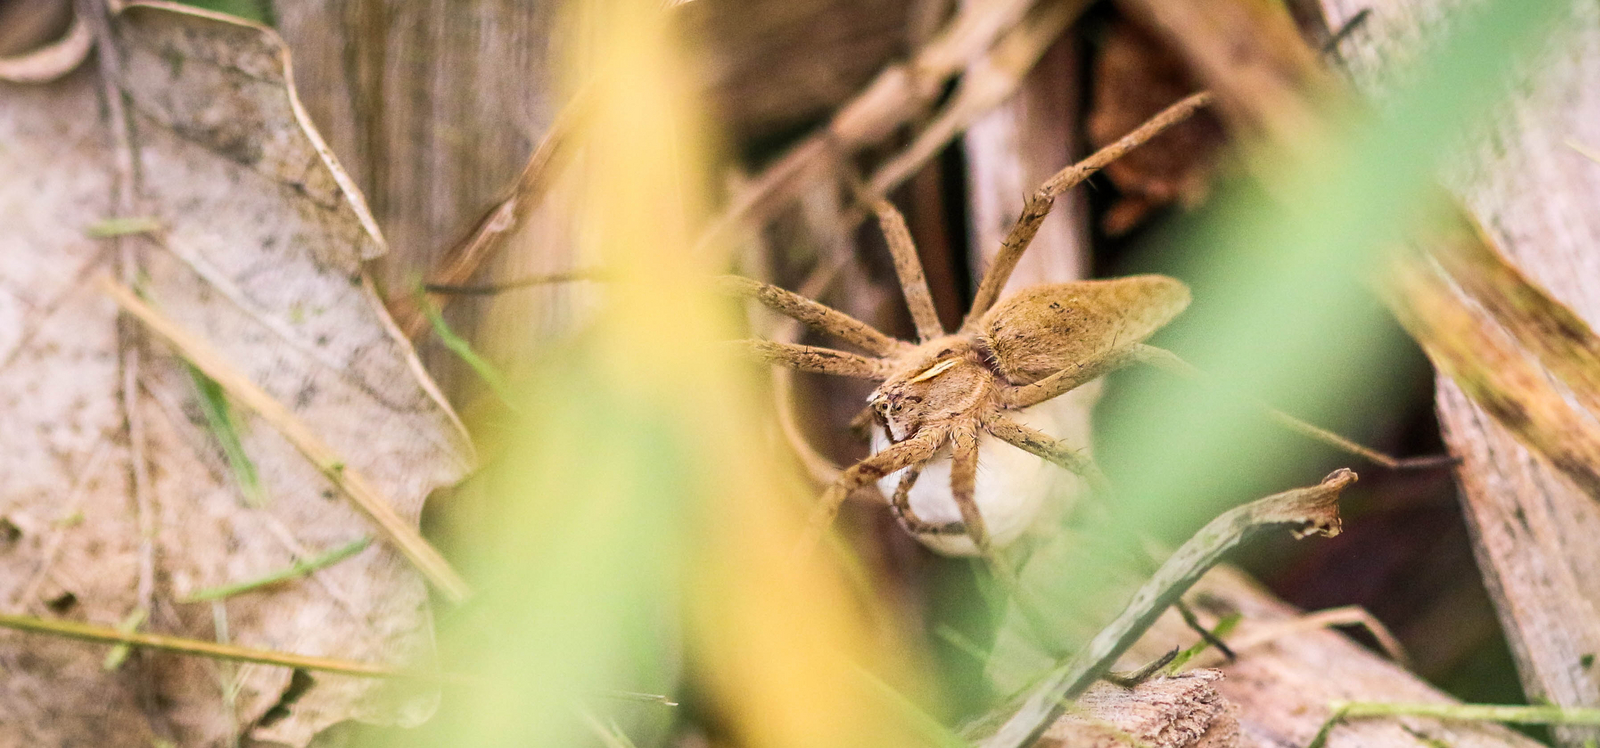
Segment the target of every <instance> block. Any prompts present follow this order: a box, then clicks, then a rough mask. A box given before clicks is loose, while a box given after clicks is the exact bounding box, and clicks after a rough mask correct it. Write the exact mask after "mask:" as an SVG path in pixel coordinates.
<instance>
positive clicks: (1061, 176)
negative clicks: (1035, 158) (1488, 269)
mask: <svg viewBox="0 0 1600 748" xmlns="http://www.w3.org/2000/svg"><path fill="white" fill-rule="evenodd" d="M1188 103H1190V104H1191V106H1190V109H1189V111H1192V110H1193V108H1194V107H1195V106H1198V104H1201V103H1203V100H1202V99H1200V98H1199V97H1192V98H1191V100H1189V102H1188ZM1178 109H1179V107H1178V106H1175V107H1173V108H1172V109H1169V110H1168V112H1164V113H1163V114H1162V115H1158V116H1157V117H1156V119H1154V120H1152V121H1151V122H1150V123H1147V124H1146V125H1145V126H1144V127H1141V128H1140V129H1139V130H1137V131H1135V132H1134V133H1131V134H1130V135H1129V136H1128V137H1126V138H1124V139H1123V140H1122V141H1119V142H1118V143H1116V144H1114V145H1112V146H1108V147H1107V148H1105V149H1103V150H1102V151H1101V152H1099V153H1096V154H1095V155H1094V156H1091V157H1090V158H1089V159H1086V160H1085V161H1083V162H1081V163H1079V164H1076V165H1074V166H1072V167H1068V168H1067V169H1064V170H1063V171H1062V172H1060V173H1058V174H1057V175H1056V176H1055V177H1052V178H1051V179H1050V181H1048V182H1046V183H1045V185H1044V186H1042V187H1040V188H1039V190H1038V192H1036V193H1035V194H1034V195H1033V196H1032V197H1031V198H1030V199H1029V200H1028V202H1027V205H1026V206H1025V207H1024V209H1023V213H1022V216H1021V217H1020V218H1018V220H1017V223H1016V225H1015V226H1013V227H1012V229H1011V232H1010V233H1009V234H1008V235H1007V237H1006V239H1005V243H1004V244H1003V245H1002V247H1001V249H1000V252H999V254H998V255H997V256H996V258H995V260H994V263H993V265H992V266H991V268H990V270H989V272H988V273H987V274H986V275H985V276H984V277H983V280H982V281H981V283H980V284H979V286H978V290H977V292H976V294H975V296H974V298H973V301H972V308H971V309H970V310H968V312H967V315H966V318H965V320H964V321H963V322H962V325H961V328H960V329H959V330H956V331H955V332H953V333H951V332H946V331H945V329H944V328H943V326H941V325H940V323H939V320H938V315H937V314H936V313H935V311H934V305H933V297H932V295H931V294H930V293H929V290H928V284H927V281H926V279H925V278H924V277H923V272H922V266H921V263H920V262H919V261H918V259H917V252H916V247H915V246H914V245H913V244H912V240H911V234H910V232H909V231H907V229H906V224H905V219H904V218H902V217H901V215H900V213H899V212H898V211H896V210H895V208H894V207H893V206H892V205H890V204H889V203H888V202H887V201H885V200H882V199H877V200H874V201H873V205H872V207H873V211H874V212H875V213H876V214H877V217H878V221H879V224H880V225H881V227H882V229H883V232H884V235H885V236H886V237H887V239H888V244H889V249H890V252H891V253H892V254H893V256H894V265H895V273H896V275H897V276H898V277H899V281H900V286H901V288H902V290H903V291H904V293H905V296H906V302H907V304H908V305H909V307H910V310H911V318H912V321H913V322H914V323H915V325H916V328H917V337H918V341H917V342H916V343H910V342H906V341H902V340H896V339H894V338H891V337H889V336H887V335H885V334H883V333H882V332H879V331H878V330H876V329H874V328H873V327H872V326H870V325H868V324H866V323H865V322H862V321H860V320H857V319H855V318H853V317H850V316H849V315H847V314H845V313H843V312H840V311H838V310H835V309H832V308H830V307H828V306H825V305H823V304H820V303H818V302H816V301H812V300H810V299H807V298H805V297H802V296H800V295H798V294H795V293H792V292H789V291H786V290H784V289H781V288H778V287H776V286H772V285H769V284H766V283H761V282H758V281H754V280H750V279H748V278H740V277H734V276H729V277H726V278H724V279H723V283H724V285H725V286H726V288H727V290H729V291H730V292H732V293H735V294H737V295H741V296H746V297H749V298H753V299H755V300H757V301H760V302H761V303H762V304H764V305H766V306H767V307H770V308H771V309H773V310H774V311H777V312H779V313H781V314H784V315H786V316H788V317H791V318H793V319H795V320H797V321H799V322H801V323H803V324H805V325H807V326H809V327H811V328H813V329H815V330H818V331H820V332H823V333H826V334H828V335H831V336H833V337H835V338H838V339H839V340H841V341H844V342H845V343H848V344H850V345H852V346H854V347H856V348H859V349H861V350H863V351H865V352H867V353H868V354H871V355H866V356H863V355H859V354H855V353H848V352H845V351H839V350H833V349H830V348H819V347H814V346H804V345H794V344H789V343H777V342H772V341H766V340H744V341H740V344H741V345H743V346H745V347H746V348H747V349H748V350H749V351H750V352H751V353H752V354H754V355H755V356H756V357H757V358H759V359H760V360H763V361H766V362H768V363H774V364H781V365H784V366H788V367H791V368H794V369H798V370H801V371H810V372H820V373H824V374H834V375H838V376H844V377H853V378H857V379H868V380H872V381H877V382H881V384H879V385H878V387H877V389H875V390H873V392H872V394H871V395H870V396H869V397H868V398H867V404H868V406H869V408H870V412H871V416H872V420H873V421H874V422H875V423H876V425H877V427H878V428H879V429H881V431H882V434H881V435H880V437H879V439H878V441H879V442H880V444H879V445H878V446H879V447H880V448H878V449H876V451H875V453H874V454H872V455H871V456H869V457H867V458H865V459H863V460H861V461H860V462H858V463H856V464H855V465H853V466H851V467H850V468H849V469H847V470H845V471H844V472H843V473H842V474H841V475H840V476H839V478H838V479H837V480H836V481H834V483H833V484H832V485H830V486H829V487H828V488H827V490H826V491H825V492H824V493H823V495H822V499H821V501H820V502H819V503H818V506H817V508H816V510H815V511H814V513H813V515H812V520H811V522H810V524H809V525H808V527H807V533H806V537H805V538H804V539H803V540H802V546H801V547H802V548H810V547H812V546H814V545H815V543H816V541H817V540H818V539H819V538H820V536H821V535H822V533H823V532H825V531H826V530H827V528H828V526H829V525H830V524H831V523H832V521H833V518H834V516H835V515H836V514H837V512H838V509H839V506H840V504H842V503H843V502H844V500H845V497H846V496H848V495H849V494H850V492H851V491H853V490H855V489H857V488H860V487H863V486H865V485H867V484H869V483H872V482H874V481H882V480H884V479H885V478H887V477H889V476H892V475H893V474H894V473H896V472H898V471H903V473H901V475H900V477H899V480H898V482H897V483H895V484H894V485H893V492H892V498H891V500H890V506H891V509H892V510H893V512H894V514H895V516H896V517H897V518H898V519H899V521H900V523H901V525H902V526H903V527H904V528H905V529H906V530H907V531H908V532H910V533H912V534H913V535H915V536H916V537H917V538H918V539H919V540H922V541H923V542H924V543H925V544H927V545H929V546H930V547H932V548H934V549H935V550H938V551H942V552H944V553H953V554H959V555H973V554H976V555H979V556H983V557H985V558H992V557H993V556H992V554H991V550H992V548H993V546H995V545H1005V544H1006V543H1009V542H1010V541H1011V540H1014V539H1015V538H1016V537H1018V536H1019V535H1021V534H1022V532H1023V531H1024V530H1025V529H1027V526H1028V525H1029V524H1030V523H1031V520H1032V519H1033V515H1034V514H1035V513H1036V511H1037V508H1038V501H1037V494H1038V493H1040V491H1039V490H1037V489H1035V490H1034V491H1033V493H1034V494H1035V500H1033V501H1028V500H1027V499H1026V498H1022V499H1021V500H1019V497H1018V496H1017V493H1018V492H1017V491H1016V490H1014V489H1016V484H1015V483H1013V484H1011V485H1006V484H1005V483H1004V482H1003V481H1004V479H1003V477H1001V478H991V487H990V488H989V490H986V491H983V492H980V491H979V487H980V478H979V469H978V468H979V465H978V454H979V443H980V440H981V441H991V440H999V441H1003V442H1005V443H1007V444H1010V445H1012V446H1014V447H1016V448H1017V449H1020V450H1023V451H1024V452H1027V453H1030V454H1033V455H1036V456H1038V457H1040V458H1043V459H1044V460H1047V461H1049V462H1052V463H1055V464H1056V465H1059V466H1061V467H1063V468H1066V469H1067V470H1069V471H1071V472H1073V473H1075V474H1077V475H1079V476H1081V477H1082V478H1083V479H1085V480H1086V481H1087V482H1088V483H1089V485H1090V487H1091V488H1092V489H1094V490H1096V491H1097V492H1103V491H1105V490H1106V489H1107V488H1108V483H1107V482H1106V480H1105V478H1104V476H1103V475H1101V473H1100V471H1099V469H1098V468H1097V467H1096V466H1095V464H1094V462H1093V461H1092V460H1091V459H1089V458H1088V457H1087V456H1085V455H1084V454H1082V453H1080V452H1079V451H1078V450H1076V449H1074V448H1073V447H1072V446H1070V445H1068V444H1066V443H1064V442H1062V441H1060V440H1058V439H1056V438H1054V437H1052V436H1050V435H1049V434H1047V433H1045V432H1044V431H1042V430H1040V429H1038V428H1034V427H1033V426H1030V425H1028V424H1027V423H1024V421H1028V420H1035V421H1038V420H1040V419H1032V418H1030V413H1031V412H1032V411H1031V410H1030V409H1033V408H1034V407H1035V406H1039V405H1041V404H1043V403H1046V402H1047V401H1049V400H1050V399H1051V398H1054V397H1056V396H1058V395H1061V394H1064V393H1066V392H1069V391H1071V390H1072V389H1074V388H1076V387H1079V386H1080V385H1083V384H1085V383H1087V382H1089V381H1091V380H1094V379H1096V378H1098V377H1100V376H1102V375H1104V374H1107V373H1109V372H1112V371H1114V370H1116V369H1119V368H1122V367H1123V366H1126V365H1129V364H1133V363H1146V364H1152V365H1156V366H1159V367H1161V368H1164V369H1168V370H1175V371H1177V372H1179V373H1183V374H1186V375H1191V376H1192V375H1194V374H1195V372H1194V370H1193V369H1192V368H1191V367H1189V366H1188V364H1186V363H1184V362H1183V361H1182V360H1181V359H1179V358H1178V357H1177V356H1176V355H1174V354H1172V353H1170V352H1168V351H1166V350H1163V349H1160V348H1156V347H1154V346H1149V345H1146V344H1145V343H1144V341H1145V339H1147V338H1148V337H1150V335H1152V334H1153V333H1155V332H1156V331H1157V330H1159V329H1160V328H1161V327H1162V326H1164V325H1166V324H1167V323H1168V322H1169V321H1171V320H1172V318H1173V317H1175V316H1177V315H1178V313H1179V312H1181V311H1183V309H1184V308H1185V307H1186V306H1188V304H1189V290H1188V288H1187V287H1186V286H1185V285H1184V284H1183V283H1182V282H1180V281H1178V280H1176V279H1173V278H1168V277H1166V276H1160V275H1140V276H1131V277H1126V278H1116V279H1110V280H1089V281H1077V282H1072V283H1055V284H1044V285H1037V286H1031V287H1029V288H1026V289H1023V290H1022V291H1020V292H1018V293H1016V294H1013V295H1012V296H1010V297H1009V298H1007V299H1005V300H1004V301H1002V302H1000V303H998V304H996V301H997V300H998V297H999V294H1000V290H1001V289H1002V288H1003V287H1004V286H1005V284H1006V281H1007V280H1008V279H1009V278H1010V276H1011V272H1012V270H1013V269H1015V267H1016V265H1017V261H1018V260H1020V259H1021V257H1022V254H1023V252H1024V251H1025V250H1026V249H1027V247H1028V244H1029V243H1030V242H1031V240H1032V239H1033V236H1034V234H1036V233H1038V230H1039V225H1040V223H1042V222H1043V220H1044V218H1045V216H1046V215H1048V214H1049V211H1050V208H1051V206H1052V204H1053V203H1054V200H1055V197H1056V196H1058V195H1060V194H1062V193H1064V192H1065V191H1066V190H1067V189H1070V188H1071V187H1072V186H1074V185H1076V184H1078V183H1080V182H1082V181H1083V180H1084V179H1086V178H1087V177H1088V176H1089V175H1090V174H1093V173H1094V171H1095V170H1096V169H1098V168H1099V167H1101V166H1104V165H1105V163H1107V162H1109V161H1110V160H1112V159H1114V158H1115V157H1116V156H1118V155H1121V154H1122V153H1125V152H1127V151H1128V150H1131V148H1132V147H1135V146H1137V145H1138V144H1139V143H1142V142H1144V141H1145V140H1148V139H1149V137H1151V136H1153V135H1154V134H1155V133H1157V132H1159V131H1160V130H1161V129H1162V128H1164V127H1166V126H1169V125H1170V124H1172V122H1174V121H1176V119H1178V118H1177V117H1173V116H1172V115H1173V113H1174V112H1175V111H1176V110H1178ZM1182 114H1183V116H1187V112H1184V113H1182ZM1268 414H1269V415H1270V416H1271V417H1272V418H1273V419H1274V420H1276V421H1278V422H1279V423H1280V424H1282V425H1285V426H1288V427H1289V428H1291V429H1294V430H1296V431H1299V432H1301V433H1303V434H1305V435H1307V436H1310V437H1312V438H1316V439H1319V440H1322V441H1325V442H1328V443H1329V444H1332V445H1333V446H1335V447H1338V448H1340V449H1343V450H1345V451H1347V452H1351V453H1354V454H1357V455H1360V456H1361V457H1364V458H1366V459H1369V460H1372V461H1374V462H1377V463H1379V464H1382V465H1385V466H1387V467H1391V468H1395V467H1414V466H1415V467H1420V466H1431V465H1437V464H1439V463H1440V460H1437V459H1433V458H1423V459H1419V460H1406V461H1401V460H1395V459H1394V458H1391V457H1387V456H1385V455H1382V454H1379V453H1377V452H1373V451H1372V450H1369V449H1367V448H1365V447H1362V446H1361V445H1358V444H1355V443H1354V442H1351V441H1349V440H1346V439H1344V438H1342V437H1339V436H1337V435H1335V434H1332V433H1329V432H1327V431H1324V430H1322V429H1320V428H1317V427H1315V426H1312V425H1310V424H1307V423H1305V422H1302V421H1299V420H1297V419H1295V418H1293V417H1291V416H1288V415H1287V414H1284V413H1281V412H1279V411H1275V410H1271V409H1268ZM998 449H999V450H1004V449H1005V447H998ZM946 450H948V454H949V458H948V459H949V463H948V465H949V467H948V469H949V473H950V494H949V496H948V498H947V499H945V501H947V502H948V501H949V500H953V502H954V504H955V509H956V510H957V511H956V512H946V513H947V514H949V515H951V516H950V517H949V520H954V517H955V516H959V518H960V519H959V521H949V520H947V521H942V522H929V521H925V520H924V518H922V517H919V516H918V514H917V512H915V511H913V508H912V505H913V503H914V502H913V501H912V495H913V494H912V489H913V487H914V486H915V484H916V481H917V478H918V476H919V475H921V473H922V472H923V471H924V469H926V468H928V467H929V466H930V464H932V465H936V466H940V467H941V469H942V465H943V461H942V456H943V453H944V452H945V451H946ZM990 454H991V457H990V459H994V460H996V461H1003V459H1002V458H1003V457H1004V455H1000V454H996V453H990ZM1036 465H1037V464H1036ZM991 472H1001V471H991ZM884 488H885V491H886V492H888V490H889V487H888V486H887V485H886V486H884ZM985 494H986V495H985ZM916 503H919V504H921V505H922V506H923V507H925V508H926V507H929V506H930V505H931V502H930V501H928V500H922V501H920V502H916ZM935 508H936V509H937V507H935Z"/></svg>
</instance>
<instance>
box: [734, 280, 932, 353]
mask: <svg viewBox="0 0 1600 748" xmlns="http://www.w3.org/2000/svg"><path fill="white" fill-rule="evenodd" d="M717 286H718V287H719V288H720V289H722V290H723V291H725V292H727V293H729V294H733V295H736V296H743V297H745V298H750V299H755V300H756V301H759V302H761V303H762V304H763V305H765V306H766V307H767V308H768V309H771V310H772V311H774V312H777V313H779V314H782V315H784V316H786V317H789V318H791V319H793V320H795V321H796V322H799V323H801V324H803V325H805V326H807V327H810V328H811V329H813V330H816V331H818V332H822V333H826V334H828V335H832V336H834V337H836V338H838V339H840V340H842V341H844V342H846V343H849V344H851V345H854V346H857V347H859V348H861V349H862V350H865V351H870V352H872V353H875V354H877V355H879V356H889V355H893V354H895V353H897V352H899V351H900V350H901V349H902V348H904V347H906V346H905V344H904V343H902V342H900V341H898V340H895V339H894V338H891V337H889V336H888V335H885V334H883V333H881V332H878V330H877V329H876V328H874V327H873V326H872V325H869V324H867V323H865V322H862V321H861V320H858V319H856V318H855V317H852V316H850V315H848V314H845V313H844V312H841V311H839V310H837V309H834V308H833V307H830V306H827V305H825V304H821V303H818V302H815V301H812V300H811V299H808V298H806V297H804V296H801V295H800V294H797V293H794V292H792V291H786V290H784V289H782V288H778V287H777V286H774V285H772V284H770V283H762V282H760V281H756V280H751V279H749V278H741V277H739V276H737V275H725V276H722V277H720V278H718V279H717Z"/></svg>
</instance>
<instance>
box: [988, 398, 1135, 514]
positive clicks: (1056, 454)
mask: <svg viewBox="0 0 1600 748" xmlns="http://www.w3.org/2000/svg"><path fill="white" fill-rule="evenodd" d="M983 425H984V428H985V429H987V430H988V432H989V433H991V434H994V435H995V437H996V438H998V439H1000V440H1001V441H1004V442H1005V443H1007V444H1010V445H1011V446H1014V447H1016V448H1018V449H1020V450H1022V451H1024V452H1027V453H1029V454H1032V455H1036V456H1038V457H1040V458H1042V459H1044V460H1047V461H1049V462H1052V463H1055V464H1056V465H1059V466H1061V467H1062V468H1064V469H1066V470H1067V471H1068V472H1070V473H1072V474H1074V475H1077V476H1078V477H1080V478H1083V479H1084V481H1086V482H1088V484H1089V489H1090V490H1092V491H1094V492H1095V493H1097V494H1100V495H1102V496H1108V495H1110V493H1111V481H1110V480H1109V479H1107V478H1106V476H1105V473H1102V472H1100V466H1099V465H1096V464H1095V462H1094V460H1093V459H1091V458H1090V457H1089V456H1088V455H1085V454H1084V453H1082V452H1080V451H1078V450H1076V449H1073V448H1072V445H1070V444H1068V443H1067V442H1066V441H1064V440H1061V439H1057V438H1055V437H1053V436H1051V435H1049V434H1046V433H1044V432H1043V431H1040V430H1038V429H1034V428H1030V427H1028V426H1024V425H1022V424H1020V423H1017V422H1016V421H1013V420H1011V419H1010V418H1006V417H1005V416H1003V415H1000V414H998V413H997V414H994V415H991V416H990V417H989V418H987V419H985V420H984V424H983Z"/></svg>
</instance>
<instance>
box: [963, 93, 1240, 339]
mask: <svg viewBox="0 0 1600 748" xmlns="http://www.w3.org/2000/svg"><path fill="white" fill-rule="evenodd" d="M1210 103H1211V94H1209V93H1207V92H1204V91H1202V92H1200V93H1197V94H1194V95H1192V96H1189V97H1188V98H1185V99H1183V100H1182V101H1179V102H1178V103H1176V104H1173V105H1172V106H1169V107H1167V108H1166V109H1163V110H1161V112H1160V113H1158V114H1156V116H1154V117H1151V118H1150V119H1149V120H1148V121H1146V122H1145V123H1144V124H1142V125H1140V126H1138V127H1137V128H1135V129H1134V130H1133V132H1130V133H1128V134H1127V135H1124V136H1122V138H1121V139H1119V140H1117V142H1115V143H1112V144H1110V145H1108V146H1106V147H1104V148H1101V149H1100V150H1098V151H1095V152H1094V153H1093V154H1092V155H1090V156H1089V157H1088V158H1086V159H1084V160H1082V161H1079V162H1078V163H1075V164H1073V165H1071V166H1068V167H1067V168H1065V169H1062V170H1061V171H1058V172H1056V173H1055V175H1054V176H1051V177H1050V178H1049V179H1047V180H1045V183H1044V184H1043V185H1040V186H1039V189H1038V190H1037V191H1035V192H1034V193H1033V194H1032V195H1030V196H1029V197H1028V200H1027V202H1026V203H1024V204H1023V207H1022V215H1021V216H1019V217H1018V218H1017V222H1016V223H1015V224H1013V225H1012V227H1011V231H1010V232H1009V233H1007V234H1006V238H1005V241H1004V242H1002V243H1001V245H1000V251H999V252H998V253H996V254H995V258H994V262H992V263H990V265H989V272H987V273H985V274H984V276H983V280H982V282H980V283H979V284H978V290H977V292H976V293H974V294H973V296H972V308H971V309H969V310H967V316H966V319H965V320H963V321H962V323H961V330H962V331H963V332H972V331H974V330H976V329H977V326H978V321H979V320H980V319H982V318H983V313H984V312H987V311H989V307H991V306H994V303H995V302H996V301H998V300H999V299H1000V291H1001V290H1003V289H1004V288H1005V285H1006V281H1008V280H1011V272H1012V271H1013V270H1016V269H1017V262H1018V261H1020V260H1021V259H1022V255H1023V253H1024V252H1026V251H1028V245H1029V244H1031V243H1033V237H1034V236H1035V235H1036V234H1038V233H1039V227H1040V226H1041V225H1043V224H1044V219H1045V217H1046V216H1049V215H1050V209H1051V208H1052V207H1054V206H1055V201H1056V198H1057V197H1059V196H1061V195H1063V194H1065V193H1066V192H1067V190H1070V189H1072V188H1073V187H1076V186H1078V185H1079V184H1082V183H1083V181H1084V180H1086V179H1088V178H1089V177H1091V176H1093V175H1094V174H1095V173H1096V172H1098V171H1100V170H1101V169H1103V168H1105V167H1106V165H1107V164H1110V163H1111V162H1112V161H1115V160H1117V159H1118V158H1121V157H1122V156H1124V155H1126V154H1127V153H1128V152H1129V151H1132V150H1133V149H1135V148H1138V147H1139V146H1141V145H1144V144H1145V143H1148V142H1150V140H1151V139H1153V138H1155V137H1156V136H1157V135H1160V134H1161V133H1163V132H1165V131H1166V130H1167V129H1168V128H1170V127H1172V126H1173V125H1176V124H1178V123H1179V122H1182V121H1184V120H1186V119H1188V118H1190V117H1191V116H1194V113H1195V112H1197V111H1199V110H1200V109H1201V107H1204V106H1206V105H1207V104H1210Z"/></svg>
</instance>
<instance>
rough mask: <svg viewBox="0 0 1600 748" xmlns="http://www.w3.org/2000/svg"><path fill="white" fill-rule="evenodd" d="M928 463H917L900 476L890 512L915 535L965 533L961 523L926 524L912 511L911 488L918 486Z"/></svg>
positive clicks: (890, 504) (907, 530)
mask: <svg viewBox="0 0 1600 748" xmlns="http://www.w3.org/2000/svg"><path fill="white" fill-rule="evenodd" d="M926 465H927V463H917V464H913V465H911V466H910V467H908V468H906V471H905V473H904V474H902V475H901V476H900V482H899V483H898V484H896V485H895V489H894V497H893V498H891V499H890V500H889V511H890V512H891V513H893V514H894V518H895V519H897V520H899V521H900V526H901V527H903V528H905V530H906V532H909V533H911V534H913V535H955V534H961V533H965V532H966V531H967V526H966V525H965V524H964V523H961V522H946V523H944V524H936V523H933V522H925V521H923V519H922V518H921V517H918V516H917V513H916V512H915V511H913V510H912V509H911V487H912V486H914V485H916V483H917V476H919V475H921V474H922V468H923V467H925V466H926Z"/></svg>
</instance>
